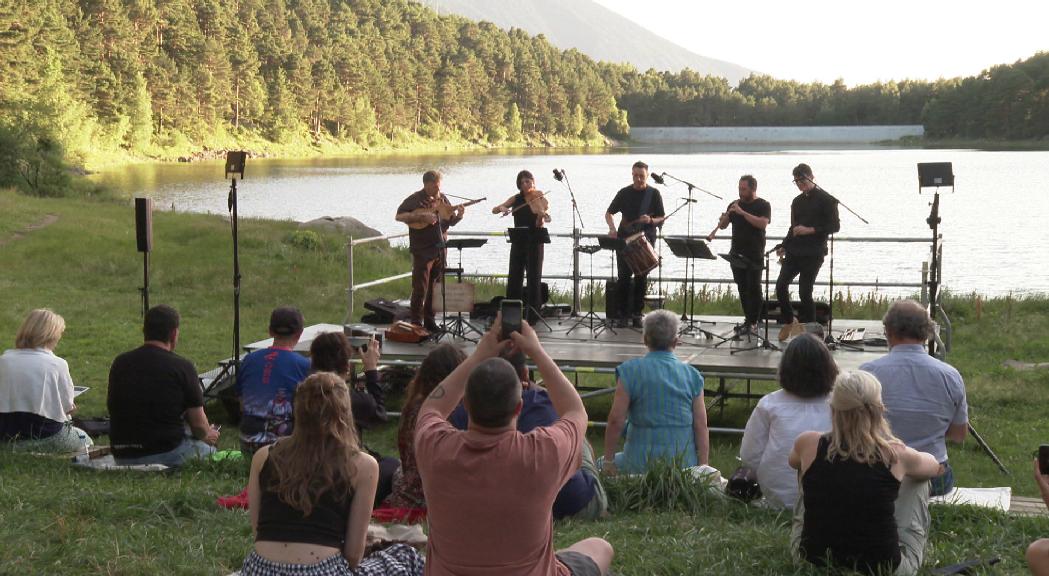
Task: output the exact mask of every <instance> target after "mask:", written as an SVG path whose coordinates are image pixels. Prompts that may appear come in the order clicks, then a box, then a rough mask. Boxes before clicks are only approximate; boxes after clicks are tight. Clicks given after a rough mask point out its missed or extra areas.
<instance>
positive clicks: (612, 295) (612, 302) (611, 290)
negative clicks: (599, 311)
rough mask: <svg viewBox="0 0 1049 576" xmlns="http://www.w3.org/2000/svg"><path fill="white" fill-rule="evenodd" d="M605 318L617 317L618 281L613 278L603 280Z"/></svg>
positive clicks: (615, 318) (614, 318)
mask: <svg viewBox="0 0 1049 576" xmlns="http://www.w3.org/2000/svg"><path fill="white" fill-rule="evenodd" d="M605 318H610V319H612V320H618V319H619V283H618V282H616V281H615V280H606V281H605Z"/></svg>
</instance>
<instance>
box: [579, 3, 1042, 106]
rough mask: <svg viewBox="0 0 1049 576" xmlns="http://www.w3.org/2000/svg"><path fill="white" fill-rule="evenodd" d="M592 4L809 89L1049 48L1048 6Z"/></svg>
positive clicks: (973, 66) (941, 70) (996, 60)
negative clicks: (807, 84)
mask: <svg viewBox="0 0 1049 576" xmlns="http://www.w3.org/2000/svg"><path fill="white" fill-rule="evenodd" d="M595 1H596V2H598V3H599V4H602V5H604V6H606V7H608V8H610V9H612V10H614V11H616V12H619V13H620V14H622V15H624V16H626V17H628V18H630V19H632V20H634V21H635V22H637V23H639V24H641V25H642V26H644V27H646V28H648V29H649V30H652V31H653V32H655V33H657V34H659V35H660V36H663V37H665V38H667V39H669V40H671V41H673V42H675V43H677V44H680V45H681V46H683V47H685V48H687V49H689V50H691V51H693V52H695V53H697V54H701V55H703V56H708V57H711V58H718V59H720V60H727V61H729V62H733V63H735V64H739V65H741V66H745V67H747V68H751V69H753V70H757V71H759V72H765V73H768V74H771V75H772V76H775V77H777V78H784V79H795V80H799V81H803V82H811V81H813V80H819V81H822V82H825V83H830V82H833V81H834V80H835V79H836V78H843V79H844V80H845V82H846V83H847V84H849V85H855V84H865V83H870V82H875V81H878V80H902V79H904V78H920V79H929V80H935V79H936V78H940V77H945V78H951V77H955V76H972V75H976V74H978V73H979V72H980V71H981V70H983V69H985V68H988V67H990V66H992V65H995V64H1004V63H1012V62H1015V61H1016V60H1018V59H1023V58H1028V57H1030V56H1033V55H1034V54H1035V53H1036V52H1038V51H1040V50H1041V51H1049V2H1047V1H1046V0H1025V1H1019V0H997V1H990V2H987V1H982V2H976V1H973V0H955V1H953V2H946V1H944V0H909V1H906V2H904V1H901V0H881V1H880V2H863V3H860V2H855V1H850V0H837V1H830V0H805V1H794V2H784V1H782V0H780V1H775V0H749V1H748V0H713V1H710V0H708V1H703V0H642V1H638V0H595ZM861 6H862V7H861ZM867 7H869V9H868V8H867Z"/></svg>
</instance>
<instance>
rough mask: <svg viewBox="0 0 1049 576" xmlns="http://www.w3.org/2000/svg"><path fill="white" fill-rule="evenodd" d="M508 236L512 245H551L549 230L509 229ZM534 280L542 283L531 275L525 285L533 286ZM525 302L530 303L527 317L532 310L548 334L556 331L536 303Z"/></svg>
mask: <svg viewBox="0 0 1049 576" xmlns="http://www.w3.org/2000/svg"><path fill="white" fill-rule="evenodd" d="M506 236H507V240H506V241H507V242H509V243H511V244H518V243H521V244H527V245H532V244H549V243H550V231H549V230H547V229H546V228H529V227H527V226H517V227H514V228H507V229H506ZM525 259H526V261H527V256H526V257H525ZM525 268H526V269H527V268H528V266H527V264H526V265H525ZM536 272H538V270H536ZM533 280H535V282H536V284H539V283H541V280H540V279H539V278H534V279H533V278H532V277H531V275H529V277H528V282H527V283H526V284H525V286H528V285H529V284H531V283H532V281H533ZM525 294H526V295H528V290H527V289H526V290H525ZM523 300H525V301H527V302H528V307H527V309H526V314H525V315H526V316H527V310H531V311H532V313H534V314H535V317H536V318H538V319H539V321H540V322H542V323H543V326H546V330H547V331H548V332H553V331H554V329H553V328H551V327H550V324H548V323H547V321H546V319H545V318H543V315H542V314H540V313H539V308H536V307H535V304H536V303H535V302H531V301H529V300H528V298H523ZM539 305H540V307H541V306H542V303H541V302H540V303H539ZM532 328H535V326H532Z"/></svg>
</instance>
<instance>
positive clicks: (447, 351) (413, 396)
mask: <svg viewBox="0 0 1049 576" xmlns="http://www.w3.org/2000/svg"><path fill="white" fill-rule="evenodd" d="M465 359H466V355H465V354H463V351H462V350H460V349H458V348H456V347H455V346H452V345H451V344H441V345H440V346H438V347H436V348H434V349H433V350H431V351H430V353H429V354H427V355H426V358H423V361H422V364H420V365H419V369H418V370H416V372H415V377H413V378H412V381H411V382H410V383H409V384H408V390H407V392H405V395H404V407H403V408H402V409H401V423H400V426H399V427H398V428H397V449H398V451H399V452H400V454H401V467H400V469H398V471H397V473H396V474H395V475H394V480H393V493H392V494H390V496H389V497H388V498H387V499H386V501H385V502H383V506H384V507H387V508H401V509H404V510H410V509H419V508H426V497H425V496H424V495H423V484H422V479H421V478H419V468H418V467H417V466H416V465H415V445H414V444H415V420H416V417H417V416H418V415H419V407H420V406H422V403H423V400H425V399H426V397H427V396H429V395H430V392H432V391H433V389H434V388H436V387H437V385H438V384H440V383H441V381H442V380H444V379H445V378H447V377H448V375H449V374H451V373H452V370H455V367H456V366H458V365H459V364H461V363H462V361H463V360H465Z"/></svg>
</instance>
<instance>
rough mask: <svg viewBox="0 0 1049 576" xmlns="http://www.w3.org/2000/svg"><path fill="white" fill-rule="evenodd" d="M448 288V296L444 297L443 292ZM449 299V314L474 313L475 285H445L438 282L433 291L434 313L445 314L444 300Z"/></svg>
mask: <svg viewBox="0 0 1049 576" xmlns="http://www.w3.org/2000/svg"><path fill="white" fill-rule="evenodd" d="M445 287H447V289H448V293H447V295H444V296H442V293H441V292H442V291H443V290H444V289H445ZM445 298H446V299H447V306H448V312H467V313H469V312H473V309H474V285H473V284H471V283H469V282H463V283H462V284H458V283H445V282H438V283H437V284H436V285H435V286H434V290H433V310H434V312H444V311H445V308H444V305H445V304H446V303H445V301H444V299H445Z"/></svg>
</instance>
